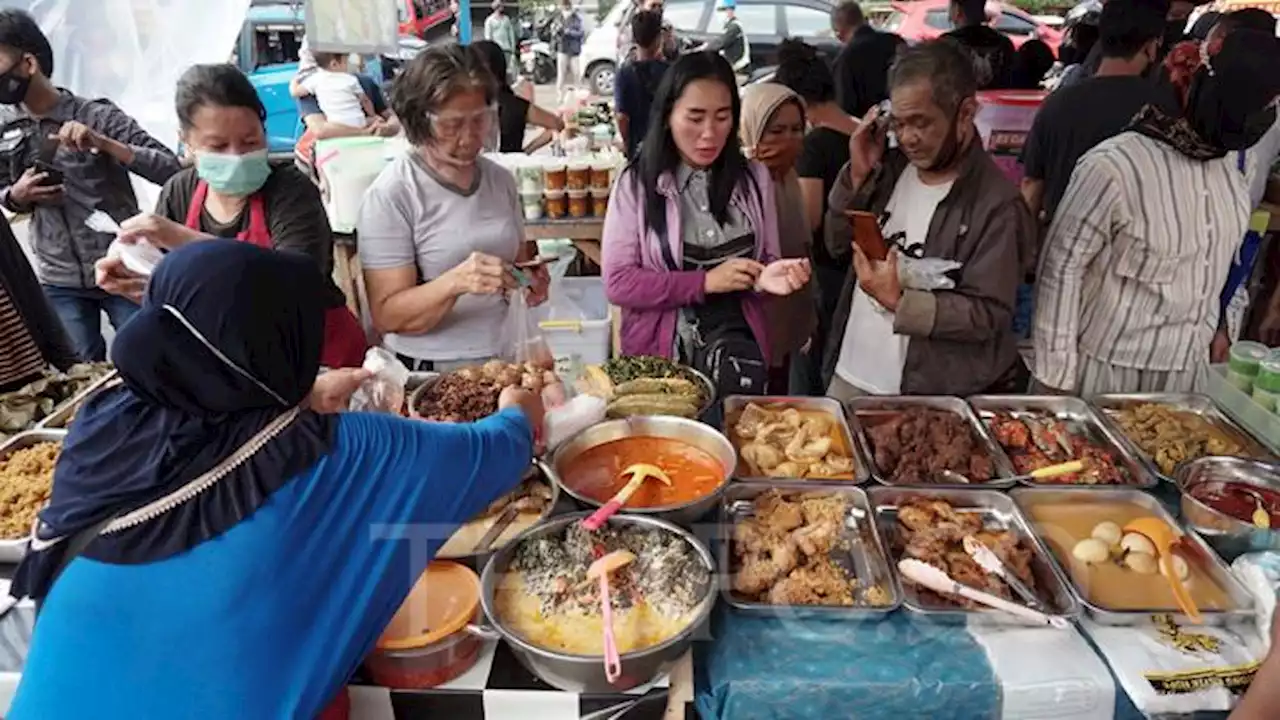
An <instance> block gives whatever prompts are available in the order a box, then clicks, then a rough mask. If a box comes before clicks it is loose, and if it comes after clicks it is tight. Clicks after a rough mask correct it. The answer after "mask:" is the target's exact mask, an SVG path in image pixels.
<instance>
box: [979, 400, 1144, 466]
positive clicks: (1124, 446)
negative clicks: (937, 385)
mask: <svg viewBox="0 0 1280 720" xmlns="http://www.w3.org/2000/svg"><path fill="white" fill-rule="evenodd" d="M969 405H971V406H972V407H973V409H974V412H976V413H977V414H978V417H979V418H980V419H981V420H982V424H983V425H986V426H987V432H989V433H991V437H992V439H993V440H995V441H996V442H997V443H999V442H1000V441H999V439H997V438H996V436H995V431H994V430H992V429H991V425H990V423H991V420H992V419H993V418H994V417H995V414H996V413H997V412H1004V413H1008V414H1010V415H1013V416H1014V417H1018V416H1020V415H1022V414H1036V415H1041V416H1045V415H1047V416H1049V417H1053V418H1056V419H1058V420H1060V421H1062V422H1063V423H1064V424H1066V426H1067V430H1068V431H1069V432H1070V433H1071V434H1073V435H1082V436H1084V437H1085V438H1086V439H1087V440H1088V441H1089V442H1091V443H1093V444H1094V445H1097V446H1099V447H1101V448H1103V449H1105V450H1106V451H1108V452H1109V453H1111V457H1112V458H1113V459H1115V461H1116V463H1117V464H1118V465H1120V466H1121V467H1122V469H1124V470H1126V471H1128V473H1129V478H1130V480H1131V482H1127V483H1124V484H1123V485H1087V484H1084V483H1079V484H1076V483H1055V482H1053V481H1051V480H1048V481H1038V480H1022V481H1021V482H1022V483H1023V484H1024V485H1030V486H1032V487H1036V486H1049V487H1080V488H1090V489H1093V488H1108V487H1140V488H1152V487H1155V486H1156V485H1158V484H1159V483H1160V480H1159V477H1158V476H1156V475H1153V474H1151V470H1150V468H1149V467H1148V466H1147V464H1146V463H1145V462H1143V460H1142V458H1141V457H1140V456H1138V455H1136V454H1135V453H1134V451H1133V449H1132V447H1131V446H1130V444H1129V443H1128V442H1126V441H1125V440H1124V438H1123V437H1121V436H1120V435H1118V434H1117V432H1116V431H1115V430H1114V429H1113V428H1112V427H1111V425H1110V424H1109V423H1107V422H1105V421H1104V420H1103V419H1102V418H1101V417H1100V416H1099V415H1098V413H1097V412H1095V411H1094V410H1093V408H1091V407H1089V403H1087V402H1085V401H1084V400H1081V399H1080V398H1078V397H1070V396H1067V395H974V396H973V397H971V398H969ZM1005 455H1006V456H1007V457H1009V462H1010V464H1013V455H1012V453H1010V452H1008V451H1006V452H1005ZM1014 470H1015V471H1016V470H1017V468H1016V467H1015V468H1014Z"/></svg>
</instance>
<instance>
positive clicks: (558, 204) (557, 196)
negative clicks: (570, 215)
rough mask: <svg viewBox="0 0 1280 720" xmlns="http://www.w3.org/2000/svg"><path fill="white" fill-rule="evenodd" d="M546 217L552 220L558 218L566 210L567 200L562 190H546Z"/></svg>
mask: <svg viewBox="0 0 1280 720" xmlns="http://www.w3.org/2000/svg"><path fill="white" fill-rule="evenodd" d="M546 197H547V217H549V218H551V219H552V220H559V219H560V218H562V217H564V216H565V213H567V212H568V201H567V200H566V199H565V196H564V191H563V190H548V191H547V195H546Z"/></svg>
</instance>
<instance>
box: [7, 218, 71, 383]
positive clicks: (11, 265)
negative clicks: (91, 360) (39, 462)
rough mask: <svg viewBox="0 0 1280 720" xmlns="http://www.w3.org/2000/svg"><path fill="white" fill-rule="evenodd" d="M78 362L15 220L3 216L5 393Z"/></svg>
mask: <svg viewBox="0 0 1280 720" xmlns="http://www.w3.org/2000/svg"><path fill="white" fill-rule="evenodd" d="M77 362H79V359H78V358H77V357H76V354H75V351H74V350H72V349H71V343H70V342H69V341H68V340H67V335H66V332H65V331H64V330H63V329H62V323H61V322H60V321H59V320H58V317H57V315H55V314H54V312H53V310H52V309H51V308H50V307H49V301H48V300H46V299H45V296H44V293H43V292H42V291H41V290H40V283H39V282H38V281H37V280H36V274H35V273H34V272H33V271H32V270H31V263H30V262H28V261H27V257H26V254H25V253H23V252H22V247H21V246H20V245H18V240H17V238H15V237H14V235H13V229H12V228H10V227H9V221H8V220H6V219H5V218H4V216H3V215H0V392H9V391H10V390H15V389H17V388H19V387H22V386H23V385H25V384H27V383H28V382H31V381H32V380H34V379H36V378H37V377H39V376H40V373H41V372H42V371H43V370H44V369H45V368H46V367H48V366H49V365H54V366H56V367H58V368H59V369H60V370H66V369H67V368H69V367H71V366H72V365H74V364H76V363H77Z"/></svg>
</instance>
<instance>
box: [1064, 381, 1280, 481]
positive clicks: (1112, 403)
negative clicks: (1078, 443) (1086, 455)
mask: <svg viewBox="0 0 1280 720" xmlns="http://www.w3.org/2000/svg"><path fill="white" fill-rule="evenodd" d="M1089 402H1090V403H1091V404H1092V405H1093V406H1094V407H1095V408H1097V409H1098V411H1099V415H1101V416H1102V417H1103V419H1104V420H1105V421H1106V422H1107V423H1108V424H1109V425H1110V426H1111V428H1112V429H1114V430H1115V433H1116V435H1117V436H1118V437H1120V438H1122V439H1123V440H1124V441H1125V443H1126V444H1127V445H1128V447H1129V448H1130V449H1131V452H1132V453H1133V456H1134V457H1136V458H1138V459H1140V460H1142V462H1143V463H1144V464H1145V465H1146V466H1147V469H1148V470H1149V471H1150V472H1151V474H1152V475H1153V476H1155V477H1158V478H1164V479H1166V480H1168V481H1169V482H1173V479H1172V477H1170V476H1167V475H1165V474H1164V473H1163V472H1161V471H1160V467H1159V466H1158V465H1156V463H1155V460H1153V459H1152V458H1151V456H1150V455H1148V454H1147V453H1146V452H1145V451H1144V450H1143V449H1142V448H1140V447H1138V443H1136V442H1134V441H1133V440H1132V439H1130V438H1129V435H1128V434H1127V433H1126V432H1125V431H1124V428H1122V427H1120V423H1119V422H1118V421H1117V420H1116V418H1115V415H1116V413H1118V412H1119V411H1120V410H1123V409H1125V408H1127V407H1131V406H1133V405H1141V404H1144V403H1154V404H1157V405H1168V406H1170V407H1172V408H1174V409H1175V410H1185V411H1188V412H1193V413H1195V414H1197V415H1199V416H1201V417H1203V418H1204V419H1205V420H1208V421H1209V422H1211V423H1213V424H1214V425H1217V426H1218V427H1219V428H1221V429H1222V430H1223V431H1224V432H1227V433H1229V434H1231V435H1233V436H1235V437H1236V439H1237V440H1239V441H1240V442H1241V443H1242V444H1244V446H1245V448H1246V450H1247V452H1248V453H1249V454H1248V455H1247V457H1249V458H1252V459H1254V460H1267V461H1270V462H1276V461H1278V460H1280V458H1277V457H1276V456H1275V454H1274V453H1272V452H1271V451H1269V450H1267V449H1266V447H1265V446H1264V445H1263V444H1262V443H1260V442H1258V441H1257V439H1255V438H1254V437H1253V436H1252V435H1250V434H1249V433H1248V431H1246V430H1244V429H1243V428H1241V427H1240V426H1239V425H1237V424H1236V423H1235V422H1234V421H1232V420H1231V419H1230V418H1228V417H1227V416H1226V414H1225V413H1223V412H1222V411H1221V410H1219V409H1218V406H1216V405H1214V404H1213V400H1212V399H1211V398H1210V397H1209V396H1208V395H1200V394H1198V393H1127V394H1111V395H1095V396H1093V397H1092V398H1090V399H1089Z"/></svg>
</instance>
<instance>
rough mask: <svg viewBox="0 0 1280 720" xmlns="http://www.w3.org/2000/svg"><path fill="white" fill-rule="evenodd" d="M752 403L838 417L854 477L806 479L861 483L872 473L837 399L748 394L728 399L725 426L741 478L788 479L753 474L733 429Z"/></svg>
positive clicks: (824, 481)
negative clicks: (734, 451)
mask: <svg viewBox="0 0 1280 720" xmlns="http://www.w3.org/2000/svg"><path fill="white" fill-rule="evenodd" d="M748 403H756V404H757V405H787V406H790V407H794V408H796V409H797V410H807V411H817V412H823V413H827V414H828V415H830V416H832V417H833V418H835V420H836V422H837V423H839V425H840V429H841V431H842V432H843V433H844V441H845V446H846V447H848V448H849V455H850V456H851V457H852V458H853V478H852V479H849V480H844V479H840V478H803V479H804V480H805V482H810V483H839V484H841V485H851V484H852V485H857V484H861V483H864V482H866V481H867V478H868V477H870V475H871V474H870V473H869V472H868V471H867V463H866V462H865V461H864V460H863V458H862V456H861V454H860V453H859V452H858V445H857V443H856V442H855V441H854V439H853V430H852V428H850V427H849V418H848V417H846V416H845V413H844V408H843V407H842V406H841V405H840V402H839V401H837V400H832V399H831V398H825V397H785V396H780V395H771V396H766V397H751V396H748V395H730V396H729V397H727V398H725V399H724V428H725V433H724V435H725V437H727V438H729V442H731V443H733V447H734V449H735V450H737V451H738V468H737V470H736V471H735V472H734V478H735V479H737V480H747V481H759V482H776V481H778V480H785V479H787V478H775V477H754V476H752V475H750V474H749V473H750V470H749V469H748V467H747V463H746V461H745V460H743V459H742V444H741V441H740V440H738V437H737V434H736V433H734V431H733V424H734V423H735V422H737V419H738V415H739V414H741V413H742V411H743V409H744V408H746V407H747V404H748Z"/></svg>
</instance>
